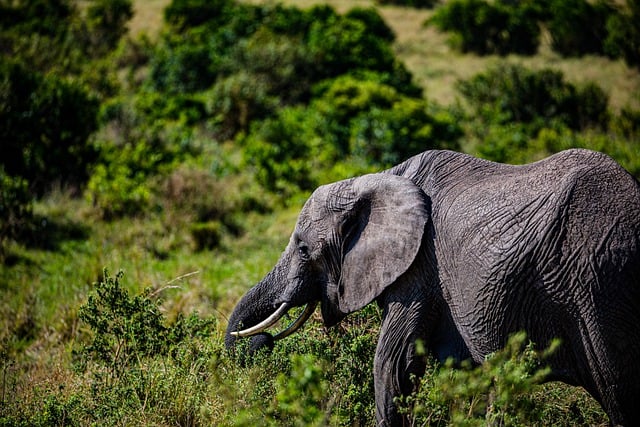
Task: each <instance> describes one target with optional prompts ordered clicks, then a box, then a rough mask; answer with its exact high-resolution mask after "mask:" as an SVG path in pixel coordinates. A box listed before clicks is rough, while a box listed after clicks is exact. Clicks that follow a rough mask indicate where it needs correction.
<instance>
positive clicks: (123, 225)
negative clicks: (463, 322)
mask: <svg viewBox="0 0 640 427" xmlns="http://www.w3.org/2000/svg"><path fill="white" fill-rule="evenodd" d="M389 3H393V4H396V5H397V4H399V3H401V4H403V5H404V6H406V7H420V8H423V7H424V8H426V9H421V10H419V11H418V10H411V11H410V12H411V16H414V15H415V16H417V17H418V18H417V19H420V20H421V21H424V20H425V19H428V20H429V22H433V23H434V24H435V26H436V27H437V28H439V29H440V30H443V31H448V32H453V33H455V34H457V35H456V36H455V37H456V42H455V45H456V46H459V47H460V49H461V50H462V51H463V52H472V53H475V54H481V55H488V59H485V58H487V57H483V58H479V57H477V56H474V55H473V54H466V53H465V54H463V53H459V52H457V51H455V50H451V49H450V48H449V47H448V46H447V45H446V44H445V43H444V42H443V38H442V36H441V35H440V34H439V33H438V32H436V31H435V30H434V28H433V27H432V26H430V27H427V28H421V29H419V30H416V33H419V35H421V37H424V38H423V39H420V40H423V41H424V40H427V39H428V40H429V41H428V43H420V42H418V41H416V40H417V39H414V38H412V37H417V36H416V34H413V33H412V34H408V33H407V32H406V30H404V32H403V29H404V27H405V26H406V25H407V21H406V20H404V19H400V18H399V17H402V16H403V15H402V13H405V12H404V11H405V9H404V8H399V7H397V6H390V5H388V4H389ZM158 4H161V5H162V7H161V8H160V7H159V6H158ZM298 4H299V2H289V3H285V4H278V3H272V2H255V1H252V2H248V1H247V2H240V1H234V0H158V1H154V2H151V1H137V2H136V3H135V4H134V3H132V1H131V0H118V1H106V0H88V1H75V0H37V1H32V0H30V1H27V0H0V46H2V47H1V49H0V55H1V59H0V141H2V142H1V144H2V145H1V151H2V154H1V155H0V263H1V266H0V297H1V298H0V300H1V301H2V302H1V303H0V373H1V375H0V378H1V380H0V388H1V391H0V399H1V402H0V425H2V426H5V425H6V426H23V425H36V426H50V425H90V424H96V423H100V424H104V425H116V424H117V425H122V424H126V425H128V424H142V425H168V424H171V425H248V424H256V423H258V424H261V425H262V424H268V425H373V424H374V420H373V418H374V409H373V406H374V402H373V379H372V376H371V368H372V363H373V361H372V357H373V353H374V349H375V344H376V340H377V332H378V329H377V328H378V325H379V323H380V313H379V311H378V309H377V307H375V306H371V307H367V308H366V309H365V310H363V311H362V312H360V313H357V314H354V315H352V316H350V317H349V318H347V319H346V320H345V321H344V322H343V324H342V325H341V326H339V327H338V328H334V329H330V330H328V329H325V328H324V327H322V326H321V325H320V322H318V321H317V320H312V321H311V322H309V325H307V326H306V327H305V329H304V330H303V331H302V332H300V333H299V334H298V335H296V336H295V338H289V339H287V340H283V341H281V342H279V343H278V345H276V347H275V349H274V351H273V352H272V353H270V354H259V355H258V356H257V357H256V359H255V360H253V361H251V362H249V363H247V364H239V363H235V362H236V361H235V360H233V357H232V356H231V355H229V354H227V353H226V351H225V349H224V348H223V331H224V328H225V326H226V315H227V314H228V313H229V312H230V311H231V309H232V307H233V305H234V303H235V301H237V299H238V298H239V296H240V295H242V294H243V293H244V292H245V291H246V289H247V288H248V287H249V286H251V285H252V284H253V283H255V282H256V281H257V280H258V279H259V278H260V277H261V276H262V275H264V274H265V272H266V271H267V270H268V269H269V268H270V267H271V266H272V265H273V264H274V263H275V262H276V261H277V259H278V256H279V253H280V250H281V249H282V248H284V246H285V244H286V242H287V239H288V236H289V233H290V229H291V227H292V225H293V223H294V221H295V217H296V214H297V212H298V211H299V209H300V206H301V204H302V203H303V201H304V200H305V199H306V197H307V196H308V194H309V192H310V191H311V190H313V189H314V188H315V187H316V186H317V185H319V184H322V183H326V182H330V181H335V180H338V179H342V178H345V177H349V176H353V175H357V174H361V173H366V172H371V171H377V170H381V169H384V168H386V167H389V166H391V165H393V164H395V163H397V162H400V161H402V160H403V159H406V158H407V157H409V156H411V155H413V154H415V153H418V152H420V151H423V150H426V149H434V148H435V149H455V150H463V151H467V152H469V153H472V154H476V155H480V156H483V157H485V158H488V159H492V160H497V161H504V162H513V163H523V162H529V161H533V160H536V159H539V158H541V157H543V156H546V155H549V154H551V153H554V152H557V151H559V150H562V149H565V148H569V147H584V148H591V149H596V150H599V151H603V152H606V153H609V154H610V155H611V156H613V157H614V158H615V159H616V160H618V161H619V162H620V163H621V164H623V165H624V166H625V167H626V168H627V169H628V170H629V171H630V172H631V173H632V174H634V175H635V176H640V145H639V141H640V109H639V108H640V102H639V101H640V92H638V90H639V88H640V74H639V72H638V68H637V67H638V63H639V62H640V61H638V58H639V54H638V45H640V44H639V43H638V41H637V40H638V34H640V29H639V28H638V23H639V22H640V19H638V15H639V13H640V12H639V10H640V8H639V6H638V2H637V1H634V0H628V1H627V2H624V3H622V2H617V3H615V5H616V6H613V5H612V4H610V3H600V2H588V3H586V2H582V1H578V0H575V1H572V2H571V5H572V6H571V7H568V6H567V5H568V4H569V3H566V2H560V1H555V0H548V1H545V2H527V1H523V2H511V1H506V0H505V1H501V0H500V1H499V0H496V1H494V2H484V1H481V0H450V1H447V2H442V4H440V2H433V1H425V2H418V1H415V2H414V1H411V2H386V1H381V2H373V1H372V2H370V3H369V2H362V1H357V2H355V1H354V2H353V3H351V2H340V8H338V9H336V8H334V7H333V6H331V4H332V3H330V2H329V3H328V4H325V3H324V2H320V1H317V2H316V1H309V2H304V4H305V7H304V8H299V7H298V6H297V5H298ZM363 4H364V5H365V6H366V7H363ZM345 5H347V6H348V7H347V6H345ZM352 5H357V7H351V6H352ZM134 6H135V7H134ZM154 8H156V9H154ZM431 8H433V9H431ZM152 9H153V10H157V11H158V13H159V15H158V16H157V19H158V22H160V21H161V22H162V24H161V25H160V24H159V23H158V24H153V23H152V22H148V23H149V24H150V25H149V27H148V28H154V29H155V30H153V31H152V32H150V33H147V32H145V31H144V29H140V28H131V31H130V30H129V28H128V26H133V22H134V21H132V19H134V20H135V19H136V18H137V17H138V16H142V15H143V14H144V13H145V12H147V11H148V10H152ZM134 11H135V14H134ZM150 21H152V20H150ZM135 22H138V24H137V25H139V22H140V21H135ZM152 24H153V25H152ZM585 29H592V30H593V32H589V33H585V31H584V30H585ZM547 34H548V35H549V37H546V35H547ZM595 41H597V42H598V43H595ZM545 43H546V44H545ZM425 46H426V47H427V48H425ZM421 49H427V50H424V51H422V50H421ZM415 52H420V55H419V56H420V57H424V58H426V59H427V60H428V61H432V62H433V64H434V65H433V66H432V65H429V66H427V67H425V68H421V67H420V66H419V64H418V66H417V65H416V63H415V61H410V60H411V58H412V55H414V53H415ZM439 52H446V55H445V62H446V63H447V64H448V65H447V67H448V68H447V71H446V72H437V68H432V67H437V61H438V60H439V58H440V57H439V56H438V55H440V53H439ZM492 55H493V56H492ZM583 55H587V56H583ZM565 56H568V58H565ZM474 61H476V62H474ZM478 61H482V62H478ZM485 61H486V62H485ZM593 61H598V62H597V64H600V66H601V67H591V66H584V64H592V63H593ZM472 64H482V66H480V67H474V66H472ZM625 64H628V65H625ZM485 65H488V66H485ZM594 68H595V69H596V72H597V71H598V68H604V69H605V71H603V72H602V73H601V74H595V76H600V77H601V78H598V79H597V80H595V81H594V79H593V75H594V74H589V73H588V72H587V71H588V70H593V69H594ZM434 70H435V71H434ZM468 70H474V71H473V72H472V71H468ZM566 70H574V71H575V70H577V71H578V72H567V71H566ZM610 70H617V71H615V72H611V71H610ZM589 72H592V71H589ZM605 73H606V74H611V76H608V77H609V78H610V80H606V79H605V78H604V76H605ZM451 76H458V77H461V78H458V79H452V78H451ZM433 82H435V83H436V85H440V86H446V87H447V90H449V91H450V92H451V93H454V94H455V96H452V97H449V99H448V100H449V102H442V99H441V98H439V97H438V96H434V95H433V94H432V92H431V91H430V90H429V89H427V90H425V88H432V87H433ZM418 83H420V85H419V84H418ZM620 94H624V96H621V95H620ZM105 267H108V268H112V269H116V271H118V272H117V273H116V274H115V275H111V274H109V273H108V272H107V271H106V270H104V268H105ZM538 344H539V343H538ZM543 350H544V349H541V348H538V347H535V345H534V344H533V343H528V342H527V341H526V338H524V337H523V336H521V335H518V336H515V337H514V338H513V340H512V341H511V342H510V343H509V345H508V346H507V348H506V349H505V350H504V351H503V352H499V353H497V354H496V355H494V356H492V357H491V358H490V359H489V360H488V361H487V363H485V364H484V365H482V366H480V367H475V368H473V367H465V366H463V367H462V369H457V370H453V369H451V366H449V365H446V364H445V365H444V366H439V365H438V364H437V363H435V362H434V361H433V360H431V359H429V356H428V355H424V357H425V358H427V362H428V366H429V368H428V370H427V374H426V375H425V376H424V377H423V378H416V379H415V380H416V385H417V388H416V392H415V393H414V394H413V395H411V396H408V397H406V398H405V399H403V402H402V405H403V407H404V408H405V410H406V411H410V412H412V413H413V414H414V416H415V421H416V424H419V425H449V424H456V425H463V424H464V425H467V424H468V425H484V424H496V423H498V424H504V425H521V424H529V423H532V422H533V420H536V421H535V422H536V423H537V424H539V425H576V424H589V425H598V424H605V423H606V417H605V416H604V414H603V413H602V411H601V410H600V409H599V406H598V405H597V403H596V402H595V401H594V400H593V399H592V398H590V397H589V396H588V395H586V393H584V392H583V391H581V390H577V389H574V388H571V387H569V386H565V385H560V384H543V385H541V384H539V383H540V380H541V379H542V378H543V377H544V375H545V373H546V371H545V369H544V357H545V355H546V353H545V351H543ZM549 351H552V349H551V350H549ZM274 373H277V374H274ZM462 414H464V416H463V415H462Z"/></svg>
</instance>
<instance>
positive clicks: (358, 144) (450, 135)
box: [243, 74, 462, 194]
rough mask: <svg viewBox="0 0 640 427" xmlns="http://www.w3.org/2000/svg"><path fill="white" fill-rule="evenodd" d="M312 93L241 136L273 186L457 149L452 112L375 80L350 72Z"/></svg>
mask: <svg viewBox="0 0 640 427" xmlns="http://www.w3.org/2000/svg"><path fill="white" fill-rule="evenodd" d="M360 76H361V77H366V75H365V74H361V75H360ZM369 76H371V77H375V76H374V75H373V74H369ZM314 93H315V95H316V96H315V98H314V99H313V100H312V102H311V104H310V105H309V106H308V107H306V108H304V107H295V108H286V109H283V110H280V111H279V114H278V116H276V117H275V118H272V119H267V120H265V121H263V122H262V123H260V124H258V125H255V126H254V127H252V128H251V131H250V132H249V134H248V135H247V136H246V137H245V138H243V143H244V146H245V153H244V155H245V161H246V162H247V164H249V165H251V166H253V167H254V168H255V171H256V174H257V178H258V181H259V182H261V183H262V184H264V185H265V186H266V187H267V188H268V189H270V190H273V191H279V192H283V194H289V193H290V192H291V191H295V189H302V190H311V189H313V188H314V187H315V186H317V185H318V184H319V183H320V182H322V177H323V176H324V175H323V174H322V172H321V171H323V170H331V171H332V172H335V173H336V176H338V177H347V176H349V175H350V174H352V173H356V172H358V171H360V172H363V171H366V170H367V169H369V168H372V167H373V168H378V169H379V168H380V167H388V166H391V165H393V164H395V163H398V162H399V161H401V160H404V159H406V158H408V157H410V156H411V155H414V154H417V153H419V152H421V151H424V150H427V149H431V148H451V149H453V148H456V147H458V145H457V139H458V138H459V137H460V136H461V135H462V131H461V128H460V127H459V126H458V125H457V123H456V122H455V120H454V119H453V117H452V116H451V115H450V114H448V113H446V112H445V111H437V109H435V108H434V107H432V106H430V105H429V104H428V103H427V102H426V101H424V100H422V99H416V98H410V97H407V96H405V95H403V94H401V93H398V91H396V90H395V89H394V88H393V87H391V86H388V85H385V84H381V83H379V82H378V81H376V80H375V79H374V80H367V79H361V78H358V76H351V75H344V76H341V77H338V78H336V79H333V80H330V81H326V82H323V84H322V85H320V86H318V87H316V89H315V92H314ZM345 165H351V166H350V167H346V168H344V166H345ZM340 169H342V172H340ZM345 174H346V176H345ZM335 179H336V178H335V177H334V180H335Z"/></svg>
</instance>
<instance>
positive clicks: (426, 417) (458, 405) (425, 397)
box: [403, 333, 558, 426]
mask: <svg viewBox="0 0 640 427" xmlns="http://www.w3.org/2000/svg"><path fill="white" fill-rule="evenodd" d="M557 346H558V343H557V342H556V343H552V344H551V346H550V347H549V349H547V350H545V351H543V352H541V353H539V352H536V351H535V350H534V348H533V344H532V343H528V344H527V343H526V336H525V334H524V333H519V334H515V335H513V336H511V337H510V339H509V341H508V343H507V345H506V346H505V348H504V349H503V350H500V351H498V352H496V353H494V354H492V355H490V356H489V357H488V358H487V359H486V360H485V362H484V363H483V364H482V365H480V366H478V367H475V368H472V367H471V365H470V364H469V363H468V362H463V363H462V369H453V367H454V362H453V361H452V360H449V361H447V363H446V364H445V365H444V366H443V367H442V368H440V369H439V370H438V372H437V373H436V375H435V376H434V377H431V376H428V375H427V376H425V377H424V378H423V379H422V380H421V382H420V385H419V388H418V391H417V392H414V393H413V394H412V395H410V396H409V397H408V398H406V399H403V400H404V402H405V405H406V408H407V409H405V411H407V412H411V413H412V415H413V416H414V420H413V421H414V422H415V423H417V424H420V423H438V424H445V423H446V424H453V425H468V426H476V425H477V426H483V425H487V424H489V425H494V424H499V425H504V426H517V425H523V424H532V423H533V424H536V423H538V422H539V421H540V412H539V411H538V408H537V407H536V402H535V400H534V399H533V398H532V394H531V392H532V390H533V388H534V386H536V385H537V384H540V383H541V382H542V381H544V379H545V378H546V377H547V376H548V375H549V373H550V369H549V368H544V367H542V365H541V361H543V360H544V359H545V358H547V357H548V356H549V355H550V354H552V353H553V352H554V351H555V349H556V348H557ZM411 408H412V409H411Z"/></svg>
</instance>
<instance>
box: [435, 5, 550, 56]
mask: <svg viewBox="0 0 640 427" xmlns="http://www.w3.org/2000/svg"><path fill="white" fill-rule="evenodd" d="M538 13H539V10H538V8H537V7H536V6H535V3H534V2H529V1H525V2H509V1H496V2H494V3H488V2H486V1H484V0H453V1H450V2H447V3H446V4H445V5H443V6H441V7H439V8H438V9H437V10H436V12H435V14H434V15H433V17H432V18H431V19H430V20H429V21H428V24H433V25H435V26H437V27H438V29H440V30H441V31H449V32H452V33H454V35H455V36H454V37H453V38H452V44H454V45H456V46H458V47H459V49H460V50H461V51H462V52H474V53H477V54H479V55H488V54H498V55H507V54H509V53H519V54H523V55H532V54H534V53H536V51H537V48H538V43H539V37H540V29H539V27H538V23H537V17H538Z"/></svg>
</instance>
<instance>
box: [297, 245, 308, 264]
mask: <svg viewBox="0 0 640 427" xmlns="http://www.w3.org/2000/svg"><path fill="white" fill-rule="evenodd" d="M298 253H299V254H300V258H302V259H303V260H304V261H306V260H308V259H309V246H307V244H306V243H304V242H300V243H298Z"/></svg>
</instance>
